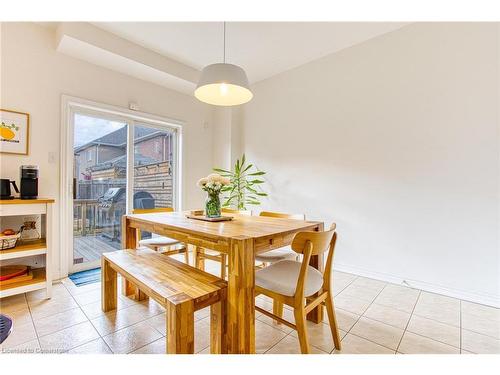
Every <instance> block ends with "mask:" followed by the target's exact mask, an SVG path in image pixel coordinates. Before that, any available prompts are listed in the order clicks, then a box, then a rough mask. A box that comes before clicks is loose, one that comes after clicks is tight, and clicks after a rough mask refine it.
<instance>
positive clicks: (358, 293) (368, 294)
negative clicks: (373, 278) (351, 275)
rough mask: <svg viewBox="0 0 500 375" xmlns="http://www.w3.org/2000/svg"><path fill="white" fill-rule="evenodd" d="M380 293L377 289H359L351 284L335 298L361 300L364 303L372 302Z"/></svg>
mask: <svg viewBox="0 0 500 375" xmlns="http://www.w3.org/2000/svg"><path fill="white" fill-rule="evenodd" d="M379 293H380V291H379V290H377V289H371V288H366V287H360V286H355V285H353V284H351V285H349V286H348V287H347V288H345V289H344V290H343V291H342V292H340V294H339V295H338V296H337V298H339V297H347V298H351V297H353V298H358V299H362V300H365V301H369V302H373V300H374V299H375V298H376V297H377V295H378V294H379Z"/></svg>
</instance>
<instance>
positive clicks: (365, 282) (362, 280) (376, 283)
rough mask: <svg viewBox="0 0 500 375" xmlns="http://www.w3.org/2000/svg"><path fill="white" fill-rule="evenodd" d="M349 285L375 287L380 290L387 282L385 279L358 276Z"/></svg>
mask: <svg viewBox="0 0 500 375" xmlns="http://www.w3.org/2000/svg"><path fill="white" fill-rule="evenodd" d="M351 285H352V286H356V287H360V288H369V289H375V290H377V291H379V292H380V291H381V290H382V289H384V287H385V286H386V285H387V283H386V282H385V281H380V280H375V279H370V278H367V277H358V278H357V279H356V280H354V282H353V283H352V284H351Z"/></svg>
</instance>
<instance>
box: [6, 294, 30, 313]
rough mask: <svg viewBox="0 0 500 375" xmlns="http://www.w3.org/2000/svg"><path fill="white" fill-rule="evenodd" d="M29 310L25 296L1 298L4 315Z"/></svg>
mask: <svg viewBox="0 0 500 375" xmlns="http://www.w3.org/2000/svg"><path fill="white" fill-rule="evenodd" d="M27 308H28V303H27V301H26V297H25V295H24V294H18V295H15V296H10V297H4V298H0V312H2V313H3V314H7V313H11V312H14V311H19V310H24V309H27Z"/></svg>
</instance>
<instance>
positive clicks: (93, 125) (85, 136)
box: [74, 114, 125, 148]
mask: <svg viewBox="0 0 500 375" xmlns="http://www.w3.org/2000/svg"><path fill="white" fill-rule="evenodd" d="M123 126H125V124H124V123H122V122H117V121H109V120H105V119H100V118H96V117H90V116H85V115H80V114H76V115H75V139H74V141H75V146H74V147H75V148H76V147H79V146H81V145H84V144H85V143H88V142H90V141H92V140H94V139H96V138H99V137H102V136H103V135H106V134H109V133H111V132H113V131H115V130H118V129H120V128H121V127H123Z"/></svg>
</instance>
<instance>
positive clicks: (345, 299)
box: [0, 264, 500, 354]
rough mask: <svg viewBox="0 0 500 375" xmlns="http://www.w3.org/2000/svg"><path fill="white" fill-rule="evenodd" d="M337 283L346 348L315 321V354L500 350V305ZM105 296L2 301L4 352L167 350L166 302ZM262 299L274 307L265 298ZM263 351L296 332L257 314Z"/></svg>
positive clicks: (61, 294) (278, 350)
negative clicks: (109, 308) (6, 330)
mask: <svg viewBox="0 0 500 375" xmlns="http://www.w3.org/2000/svg"><path fill="white" fill-rule="evenodd" d="M207 267H209V269H208V270H209V271H213V272H216V270H217V269H218V265H217V264H213V265H210V264H207ZM334 285H335V304H336V311H337V318H338V322H339V326H340V331H341V332H340V333H341V337H342V345H343V349H342V351H340V352H339V351H336V350H334V347H333V341H332V338H331V333H330V329H329V326H328V322H327V318H326V316H325V321H324V322H323V323H322V324H318V325H316V324H312V323H311V324H309V326H308V328H309V337H310V344H311V345H312V347H311V350H312V352H313V353H317V354H328V353H331V354H344V353H346V354H355V353H360V354H395V353H402V354H417V353H435V354H438V353H443V354H444V353H450V354H458V353H467V354H469V353H497V354H498V353H500V309H495V308H492V307H488V306H483V305H479V304H475V303H471V302H466V301H461V300H458V299H454V298H450V297H445V296H441V295H437V294H432V293H427V292H424V291H420V290H416V289H410V288H407V287H404V286H399V285H394V284H387V283H384V282H381V281H377V280H372V279H368V278H364V277H359V276H356V275H352V274H347V273H342V272H335V273H334ZM100 294H101V291H100V284H99V283H96V284H91V285H86V286H82V287H76V286H75V285H74V284H73V283H72V282H71V281H70V280H69V279H65V280H63V281H62V282H61V283H58V284H55V285H54V288H53V297H52V299H50V300H46V299H44V291H36V292H32V293H27V294H24V295H18V296H13V297H8V298H4V299H2V300H0V311H1V312H2V313H5V314H8V315H9V316H11V317H12V318H13V320H14V325H15V329H14V332H13V333H12V334H11V335H10V336H9V338H8V339H7V340H6V341H5V342H4V343H3V344H2V345H1V346H0V352H2V353H9V352H10V353H12V352H17V353H19V352H21V353H23V352H24V353H38V352H50V353H80V354H83V353H103V354H104V353H137V354H139V353H141V354H142V353H164V351H165V312H164V310H163V308H162V307H161V306H159V305H158V304H156V303H155V302H154V301H146V302H142V303H137V302H135V301H133V300H131V299H129V298H126V297H122V296H120V297H119V301H118V309H117V310H116V311H113V312H109V313H106V314H105V313H103V312H102V311H101V308H100ZM256 303H257V304H258V305H259V306H261V307H263V308H264V309H267V310H272V302H271V300H269V299H267V298H266V297H263V296H260V297H258V298H257V300H256ZM284 317H285V318H286V319H289V320H292V321H293V313H292V311H291V310H288V309H285V312H284ZM195 319H196V323H195V351H196V353H209V347H208V345H209V319H210V318H209V316H208V309H204V310H201V311H198V312H196V316H195ZM256 351H257V353H266V354H285V353H290V354H291V353H299V342H298V339H297V334H296V332H295V331H293V330H292V329H290V328H288V327H286V326H284V325H278V324H276V323H274V322H273V321H272V320H271V319H269V318H268V317H266V316H265V315H261V314H259V313H256Z"/></svg>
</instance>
